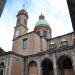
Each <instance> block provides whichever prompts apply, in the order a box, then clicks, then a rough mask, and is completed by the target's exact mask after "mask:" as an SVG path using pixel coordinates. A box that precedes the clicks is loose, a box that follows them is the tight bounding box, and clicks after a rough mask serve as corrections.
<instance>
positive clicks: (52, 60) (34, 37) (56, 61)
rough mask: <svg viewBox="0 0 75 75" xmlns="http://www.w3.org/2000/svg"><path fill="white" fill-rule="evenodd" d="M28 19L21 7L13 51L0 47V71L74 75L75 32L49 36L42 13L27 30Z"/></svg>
mask: <svg viewBox="0 0 75 75" xmlns="http://www.w3.org/2000/svg"><path fill="white" fill-rule="evenodd" d="M27 20H28V13H27V11H26V10H24V9H22V10H20V11H19V12H18V14H17V22H16V26H15V28H14V37H13V47H12V51H10V52H3V50H0V51H1V52H0V53H1V56H0V75H75V73H74V72H75V47H74V33H73V32H72V33H69V34H65V35H62V36H57V37H55V38H52V29H51V27H50V25H49V24H48V22H47V21H46V20H45V16H44V15H43V14H41V15H40V16H39V20H38V21H37V22H36V24H35V27H34V30H33V31H32V32H29V33H28V32H27V30H28V28H27Z"/></svg>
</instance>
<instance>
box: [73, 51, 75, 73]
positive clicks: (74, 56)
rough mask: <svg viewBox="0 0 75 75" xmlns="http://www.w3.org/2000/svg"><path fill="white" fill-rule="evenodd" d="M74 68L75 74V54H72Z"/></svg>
mask: <svg viewBox="0 0 75 75" xmlns="http://www.w3.org/2000/svg"><path fill="white" fill-rule="evenodd" d="M72 60H73V61H72V66H73V70H74V74H75V53H74V52H72Z"/></svg>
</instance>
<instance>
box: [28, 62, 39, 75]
mask: <svg viewBox="0 0 75 75" xmlns="http://www.w3.org/2000/svg"><path fill="white" fill-rule="evenodd" d="M28 73H29V74H28V75H33V74H34V75H37V74H38V67H37V63H36V62H35V61H31V62H30V63H29V65H28Z"/></svg>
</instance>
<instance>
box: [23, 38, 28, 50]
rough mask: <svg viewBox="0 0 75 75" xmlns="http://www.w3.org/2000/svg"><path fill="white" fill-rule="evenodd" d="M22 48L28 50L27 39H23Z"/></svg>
mask: <svg viewBox="0 0 75 75" xmlns="http://www.w3.org/2000/svg"><path fill="white" fill-rule="evenodd" d="M23 48H24V49H25V48H28V39H27V38H26V39H23Z"/></svg>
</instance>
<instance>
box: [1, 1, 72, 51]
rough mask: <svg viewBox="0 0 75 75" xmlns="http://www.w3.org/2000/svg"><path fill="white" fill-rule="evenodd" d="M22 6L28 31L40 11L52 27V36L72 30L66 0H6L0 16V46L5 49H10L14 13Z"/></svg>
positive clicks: (32, 27)
mask: <svg viewBox="0 0 75 75" xmlns="http://www.w3.org/2000/svg"><path fill="white" fill-rule="evenodd" d="M23 5H24V6H23ZM22 8H24V9H25V10H26V11H27V12H28V15H29V19H28V28H29V30H28V32H30V31H33V30H34V27H35V24H36V22H37V21H38V17H39V15H40V14H41V13H42V14H43V15H44V16H45V19H46V21H47V22H48V23H49V25H50V27H51V29H52V37H56V36H60V35H64V34H67V33H70V32H72V31H73V29H72V24H71V20H70V16H69V11H68V7H67V3H66V0H7V2H6V4H5V8H4V11H3V13H2V16H1V18H0V47H1V48H2V49H4V50H5V51H11V50H12V44H13V41H12V40H13V35H14V27H15V26H16V20H17V18H16V15H17V13H18V11H19V10H21V9H22Z"/></svg>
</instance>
